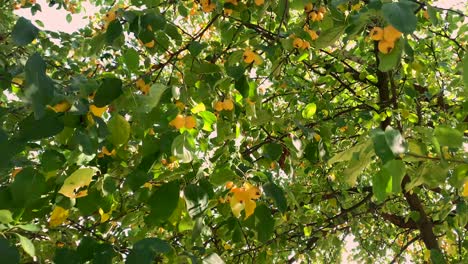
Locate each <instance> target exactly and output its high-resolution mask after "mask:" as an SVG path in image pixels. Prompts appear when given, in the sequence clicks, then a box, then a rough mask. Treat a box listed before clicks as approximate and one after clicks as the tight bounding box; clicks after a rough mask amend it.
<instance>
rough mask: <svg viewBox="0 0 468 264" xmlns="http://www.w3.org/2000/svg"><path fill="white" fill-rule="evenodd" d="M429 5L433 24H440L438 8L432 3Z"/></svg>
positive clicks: (428, 9) (430, 18)
mask: <svg viewBox="0 0 468 264" xmlns="http://www.w3.org/2000/svg"><path fill="white" fill-rule="evenodd" d="M426 7H427V14H428V15H429V20H430V21H431V23H432V25H433V26H437V24H439V20H438V19H437V9H435V8H434V7H432V6H430V5H426Z"/></svg>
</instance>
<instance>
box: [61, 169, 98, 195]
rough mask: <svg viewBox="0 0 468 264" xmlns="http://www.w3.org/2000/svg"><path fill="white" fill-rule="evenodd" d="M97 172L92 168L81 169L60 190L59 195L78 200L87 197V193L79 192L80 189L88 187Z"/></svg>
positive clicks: (67, 179)
mask: <svg viewBox="0 0 468 264" xmlns="http://www.w3.org/2000/svg"><path fill="white" fill-rule="evenodd" d="M95 173H96V171H95V170H94V169H92V168H81V169H78V170H76V171H75V172H73V173H72V175H70V176H69V177H68V178H66V179H65V182H64V183H63V185H62V188H60V190H59V193H61V194H63V195H64V196H66V197H69V198H77V197H78V196H79V197H83V196H86V195H87V193H85V192H79V190H78V189H80V188H83V187H87V186H88V185H89V184H90V183H91V180H92V178H93V176H94V174H95Z"/></svg>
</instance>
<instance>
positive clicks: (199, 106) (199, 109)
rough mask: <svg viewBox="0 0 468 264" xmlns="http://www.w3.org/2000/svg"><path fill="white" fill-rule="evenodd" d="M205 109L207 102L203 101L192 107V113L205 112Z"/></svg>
mask: <svg viewBox="0 0 468 264" xmlns="http://www.w3.org/2000/svg"><path fill="white" fill-rule="evenodd" d="M203 111H206V107H205V104H203V103H199V104H197V105H196V106H195V107H193V108H192V113H194V114H196V113H200V112H203Z"/></svg>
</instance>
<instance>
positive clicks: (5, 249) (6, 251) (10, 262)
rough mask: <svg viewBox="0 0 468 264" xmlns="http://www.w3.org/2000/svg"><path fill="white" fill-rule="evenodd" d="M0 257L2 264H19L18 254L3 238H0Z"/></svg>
mask: <svg viewBox="0 0 468 264" xmlns="http://www.w3.org/2000/svg"><path fill="white" fill-rule="evenodd" d="M0 256H1V258H2V263H4V264H18V263H20V254H19V252H18V250H17V249H16V247H15V246H14V245H10V242H9V241H8V240H6V239H5V238H3V237H2V238H0Z"/></svg>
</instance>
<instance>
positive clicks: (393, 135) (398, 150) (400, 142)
mask: <svg viewBox="0 0 468 264" xmlns="http://www.w3.org/2000/svg"><path fill="white" fill-rule="evenodd" d="M385 140H386V142H387V145H388V147H389V148H390V149H391V150H392V152H393V154H394V155H395V156H398V155H400V154H403V153H405V152H406V149H407V147H406V142H405V140H404V138H403V136H402V135H401V133H400V131H398V130H396V129H393V128H392V127H391V126H387V127H386V128H385Z"/></svg>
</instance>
